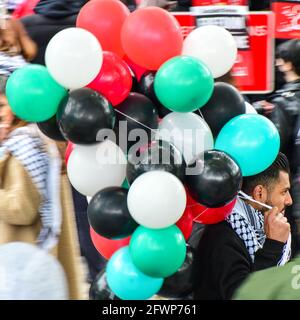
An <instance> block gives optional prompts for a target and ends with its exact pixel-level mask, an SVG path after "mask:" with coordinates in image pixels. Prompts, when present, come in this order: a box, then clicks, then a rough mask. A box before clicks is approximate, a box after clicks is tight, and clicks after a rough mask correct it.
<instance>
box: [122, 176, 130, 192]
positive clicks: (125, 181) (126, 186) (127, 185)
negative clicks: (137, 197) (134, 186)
mask: <svg viewBox="0 0 300 320" xmlns="http://www.w3.org/2000/svg"><path fill="white" fill-rule="evenodd" d="M122 188H125V189H129V188H130V185H129V183H128V181H127V178H125V180H124V182H123V184H122Z"/></svg>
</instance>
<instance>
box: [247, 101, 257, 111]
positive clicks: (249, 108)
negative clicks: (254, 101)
mask: <svg viewBox="0 0 300 320" xmlns="http://www.w3.org/2000/svg"><path fill="white" fill-rule="evenodd" d="M245 106H246V112H245V113H247V114H251V113H252V114H257V111H256V110H255V109H254V107H253V106H252V105H251V104H250V103H249V102H247V101H245Z"/></svg>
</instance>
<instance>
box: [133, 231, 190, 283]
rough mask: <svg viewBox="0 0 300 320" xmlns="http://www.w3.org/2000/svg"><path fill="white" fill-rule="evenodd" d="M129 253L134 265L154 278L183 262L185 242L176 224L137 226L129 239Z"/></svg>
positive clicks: (171, 271)
mask: <svg viewBox="0 0 300 320" xmlns="http://www.w3.org/2000/svg"><path fill="white" fill-rule="evenodd" d="M130 254H131V257H132V261H133V263H134V264H135V266H136V267H137V268H138V269H139V270H140V271H142V272H143V273H144V274H146V275H148V276H150V277H154V278H166V277H169V276H171V275H172V274H174V273H175V272H176V271H177V270H178V269H179V268H180V267H181V266H182V264H183V262H184V260H185V256H186V243H185V239H184V236H183V234H182V232H181V231H180V230H179V228H178V227H177V226H176V225H173V226H171V227H168V228H165V229H148V228H145V227H143V226H140V227H138V228H137V229H136V230H135V232H134V233H133V235H132V238H131V241H130Z"/></svg>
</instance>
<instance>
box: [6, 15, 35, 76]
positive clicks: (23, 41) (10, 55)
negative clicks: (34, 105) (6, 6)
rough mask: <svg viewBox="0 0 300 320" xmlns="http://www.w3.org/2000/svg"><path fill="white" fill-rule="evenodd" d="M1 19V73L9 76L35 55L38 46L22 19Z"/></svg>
mask: <svg viewBox="0 0 300 320" xmlns="http://www.w3.org/2000/svg"><path fill="white" fill-rule="evenodd" d="M0 19H1V27H0V75H6V76H9V75H10V74H11V73H12V72H14V71H15V70H17V69H18V68H20V67H23V66H24V65H26V64H27V62H29V61H31V60H32V59H33V58H34V57H35V55H36V52H37V47H36V44H35V43H34V41H32V39H31V38H30V37H29V36H28V34H27V32H26V31H25V29H24V27H23V25H22V23H21V22H20V21H17V20H12V19H10V18H7V17H4V16H1V17H0Z"/></svg>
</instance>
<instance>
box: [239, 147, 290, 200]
mask: <svg viewBox="0 0 300 320" xmlns="http://www.w3.org/2000/svg"><path fill="white" fill-rule="evenodd" d="M280 171H284V172H286V173H288V174H290V166H289V161H288V159H287V157H286V156H285V155H284V154H283V153H281V152H279V154H278V156H277V158H276V159H275V161H274V162H273V163H272V165H271V166H270V167H268V168H267V169H266V170H265V171H263V172H261V173H259V174H256V175H254V176H250V177H245V178H243V185H242V190H243V191H244V192H245V193H247V194H249V195H251V193H252V191H253V190H254V188H255V187H256V186H258V185H262V186H264V187H266V188H268V189H270V188H272V186H273V184H274V182H276V181H277V180H278V178H279V173H280Z"/></svg>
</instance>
